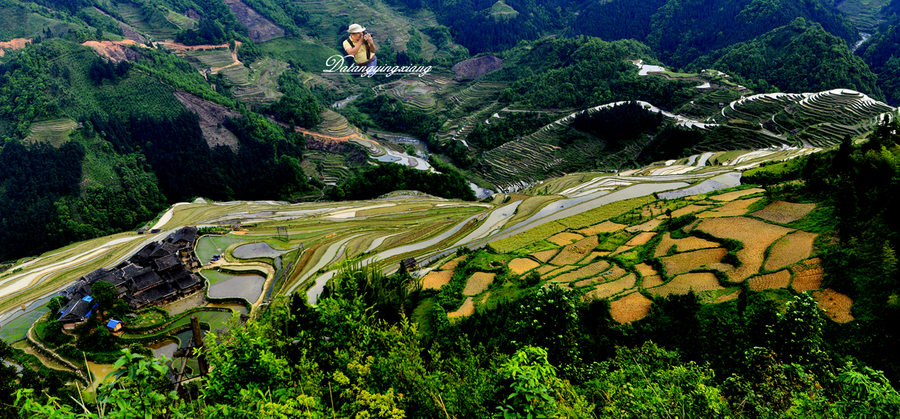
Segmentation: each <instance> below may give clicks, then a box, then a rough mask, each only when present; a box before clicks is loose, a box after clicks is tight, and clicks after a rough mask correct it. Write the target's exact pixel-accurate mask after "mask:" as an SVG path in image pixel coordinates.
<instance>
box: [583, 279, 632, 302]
mask: <svg viewBox="0 0 900 419" xmlns="http://www.w3.org/2000/svg"><path fill="white" fill-rule="evenodd" d="M636 279H637V278H636V277H635V275H634V274H628V275H626V276H624V277H622V278H619V279H617V280H615V281H612V282H607V283H604V284H600V285H597V286H595V287H594V289H592V290H590V291H588V292H586V293H585V294H584V295H583V296H582V297H581V299H582V300H583V301H590V300H601V299H604V298H609V297H612V296H614V295H616V294H618V293H621V292H623V291H625V290H629V289H632V288H634V283H635V281H636Z"/></svg>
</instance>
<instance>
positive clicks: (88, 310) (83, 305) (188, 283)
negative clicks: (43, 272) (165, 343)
mask: <svg viewBox="0 0 900 419" xmlns="http://www.w3.org/2000/svg"><path fill="white" fill-rule="evenodd" d="M196 240H197V227H190V226H189V227H184V228H181V229H179V230H177V231H175V232H174V233H172V234H170V235H169V236H168V237H167V238H166V239H165V240H163V241H161V242H152V243H150V244H148V245H146V246H144V247H143V248H142V249H141V250H140V251H138V252H137V253H135V254H134V255H133V256H131V258H129V259H128V260H127V261H125V262H122V263H120V264H119V265H117V266H116V267H115V268H113V269H104V268H100V269H97V270H95V271H93V272H91V273H89V274H87V275H85V276H83V277H81V278H79V279H78V281H76V282H75V284H74V285H72V286H71V287H69V288H67V289H66V290H64V291H63V292H62V295H64V296H66V297H68V298H69V303H68V304H66V306H65V307H63V308H62V310H60V312H59V314H60V317H59V322H60V323H61V324H62V325H63V328H65V329H72V328H74V327H75V326H76V325H78V324H80V323H82V322H84V321H85V320H86V319H87V318H88V317H90V316H91V314H92V313H93V310H95V309H96V308H97V304H96V302H95V301H94V300H93V297H92V291H91V285H93V284H94V283H96V282H97V281H105V282H108V283H110V284H111V285H112V286H113V287H115V290H116V292H117V296H118V298H121V299H123V300H124V301H125V302H127V303H128V305H129V306H130V307H131V308H132V309H135V310H137V309H140V308H142V307H146V306H148V305H162V304H166V303H169V302H172V301H175V300H177V299H179V298H181V297H184V296H186V295H188V294H191V293H193V292H195V291H197V290H200V289H202V288H203V281H202V280H201V279H200V277H199V276H197V274H195V273H193V272H192V271H191V270H192V269H196V268H199V267H200V261H199V260H198V259H197V257H196V256H194V242H196Z"/></svg>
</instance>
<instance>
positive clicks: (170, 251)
mask: <svg viewBox="0 0 900 419" xmlns="http://www.w3.org/2000/svg"><path fill="white" fill-rule="evenodd" d="M176 253H178V246H175V245H174V244H172V243H163V244H162V245H160V246H159V247H157V248H156V250H155V251H154V252H153V253H152V254H151V255H150V259H159V258H161V257H163V256H168V255H174V254H176Z"/></svg>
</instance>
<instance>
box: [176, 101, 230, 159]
mask: <svg viewBox="0 0 900 419" xmlns="http://www.w3.org/2000/svg"><path fill="white" fill-rule="evenodd" d="M175 98H176V99H178V101H179V102H181V103H182V104H183V105H184V107H186V108H187V109H188V110H189V111H191V112H193V113H195V114H197V116H199V117H200V121H199V122H200V130H201V131H202V132H203V139H204V140H206V145H207V146H209V148H213V147H215V146H218V145H225V146H228V148H230V149H231V151H234V152H235V153H236V152H237V151H238V138H237V136H235V135H234V134H233V133H232V132H231V131H229V130H227V129H225V128H224V127H223V126H222V125H223V124H224V123H225V121H228V120H230V119H235V118H240V117H242V115H241V114H239V113H237V112H235V111H232V110H231V109H228V108H226V107H224V106H222V105H218V104H215V103H212V102H210V101H208V100H203V99H201V98H199V97H197V96H194V95H192V94H190V93H188V92H184V91H181V90H178V91H176V92H175Z"/></svg>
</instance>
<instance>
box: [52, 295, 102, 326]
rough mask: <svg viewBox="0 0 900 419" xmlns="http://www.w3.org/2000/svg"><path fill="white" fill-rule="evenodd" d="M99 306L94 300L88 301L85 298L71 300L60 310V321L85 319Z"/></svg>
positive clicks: (67, 321)
mask: <svg viewBox="0 0 900 419" xmlns="http://www.w3.org/2000/svg"><path fill="white" fill-rule="evenodd" d="M94 307H97V303H95V302H94V301H93V300H91V301H86V300H84V299H78V300H71V301H69V304H66V306H65V307H63V309H62V310H61V311H60V317H59V321H60V322H63V323H71V322H80V321H83V320H84V319H85V317H87V316H88V315H89V313H90V312H91V310H93V309H94Z"/></svg>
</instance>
